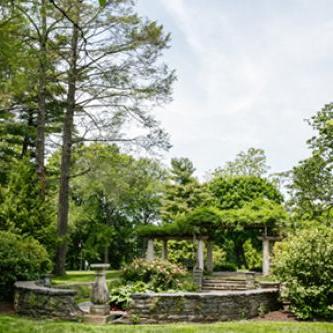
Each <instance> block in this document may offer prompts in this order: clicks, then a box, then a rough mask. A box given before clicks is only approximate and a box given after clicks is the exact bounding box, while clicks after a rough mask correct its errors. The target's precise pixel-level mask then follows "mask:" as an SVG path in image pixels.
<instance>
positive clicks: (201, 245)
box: [197, 239, 205, 271]
mask: <svg viewBox="0 0 333 333" xmlns="http://www.w3.org/2000/svg"><path fill="white" fill-rule="evenodd" d="M204 246H205V243H204V241H203V240H202V239H199V240H198V253H197V268H198V269H200V270H202V271H203V270H204Z"/></svg>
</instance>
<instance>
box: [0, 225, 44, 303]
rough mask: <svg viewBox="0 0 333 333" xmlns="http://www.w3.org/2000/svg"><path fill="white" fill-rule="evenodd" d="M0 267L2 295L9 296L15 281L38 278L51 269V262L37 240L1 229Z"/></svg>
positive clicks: (0, 291) (0, 290) (0, 292)
mask: <svg viewBox="0 0 333 333" xmlns="http://www.w3.org/2000/svg"><path fill="white" fill-rule="evenodd" d="M0 268H1V269H0V271H1V274H0V295H1V296H2V297H5V298H7V297H10V296H11V295H12V292H13V284H14V283H15V281H18V280H22V281H27V280H35V279H38V278H39V277H40V275H41V274H44V273H46V272H48V271H49V270H50V269H51V262H50V260H49V258H48V255H47V252H46V250H45V248H44V247H43V246H42V245H41V244H40V243H39V242H38V241H37V240H35V239H33V238H32V237H29V238H23V237H22V236H19V235H16V234H13V233H10V232H8V231H0Z"/></svg>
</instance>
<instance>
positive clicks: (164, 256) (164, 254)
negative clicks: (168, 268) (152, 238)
mask: <svg viewBox="0 0 333 333" xmlns="http://www.w3.org/2000/svg"><path fill="white" fill-rule="evenodd" d="M162 259H163V260H168V240H167V239H163V243H162Z"/></svg>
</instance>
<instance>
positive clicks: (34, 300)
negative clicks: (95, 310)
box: [14, 281, 82, 320]
mask: <svg viewBox="0 0 333 333" xmlns="http://www.w3.org/2000/svg"><path fill="white" fill-rule="evenodd" d="M75 294H76V291H74V290H70V289H57V288H48V287H45V286H43V285H40V284H38V282H36V281H27V282H16V283H15V300H14V306H15V311H16V313H18V314H22V315H27V316H31V317H36V318H61V319H67V320H78V319H79V318H81V316H82V312H81V310H80V309H79V307H78V306H77V304H76V303H75V301H74V296H75Z"/></svg>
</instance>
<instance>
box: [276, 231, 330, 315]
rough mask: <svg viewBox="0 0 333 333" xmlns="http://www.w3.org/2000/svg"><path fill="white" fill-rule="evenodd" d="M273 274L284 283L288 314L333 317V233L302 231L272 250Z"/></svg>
mask: <svg viewBox="0 0 333 333" xmlns="http://www.w3.org/2000/svg"><path fill="white" fill-rule="evenodd" d="M273 269H274V274H275V275H276V276H277V277H278V278H279V279H281V281H283V282H285V286H286V291H287V295H286V296H287V298H288V300H289V301H290V302H291V310H292V311H293V312H294V313H295V315H296V316H297V317H298V318H300V319H312V318H328V319H332V316H333V307H332V305H333V278H332V277H333V229H332V228H328V227H324V226H319V227H316V228H311V229H305V230H302V231H300V232H299V233H298V234H297V235H295V236H291V237H289V238H288V239H287V240H285V241H283V242H281V243H277V244H276V246H275V249H274V260H273Z"/></svg>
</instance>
